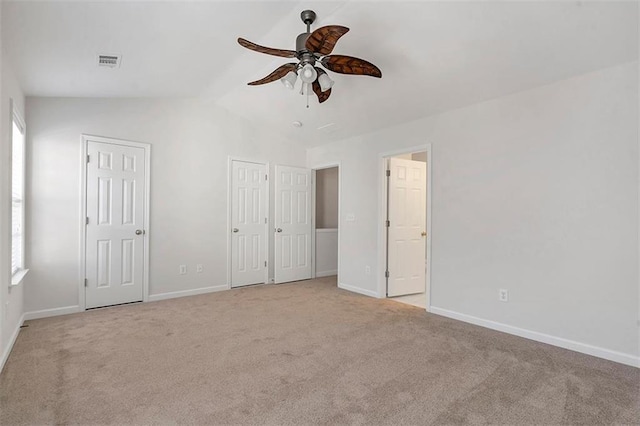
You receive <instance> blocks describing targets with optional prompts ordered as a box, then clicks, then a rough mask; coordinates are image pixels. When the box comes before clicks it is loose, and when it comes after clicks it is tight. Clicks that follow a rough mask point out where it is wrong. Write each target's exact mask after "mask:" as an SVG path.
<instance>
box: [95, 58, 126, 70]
mask: <svg viewBox="0 0 640 426" xmlns="http://www.w3.org/2000/svg"><path fill="white" fill-rule="evenodd" d="M121 59H122V55H98V66H99V67H109V68H118V67H119V66H120V60H121Z"/></svg>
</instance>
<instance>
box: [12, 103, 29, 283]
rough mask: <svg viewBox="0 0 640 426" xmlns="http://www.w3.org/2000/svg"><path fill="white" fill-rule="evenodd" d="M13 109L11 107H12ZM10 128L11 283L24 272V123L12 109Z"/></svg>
mask: <svg viewBox="0 0 640 426" xmlns="http://www.w3.org/2000/svg"><path fill="white" fill-rule="evenodd" d="M12 109H13V108H12ZM12 116H13V125H12V128H11V276H12V279H11V284H13V285H16V284H19V283H20V281H21V279H22V277H23V276H24V274H25V273H26V268H25V262H24V186H25V185H24V180H25V178H24V177H25V155H24V152H25V125H24V121H22V119H21V118H20V117H19V116H18V115H17V113H16V111H15V110H14V111H13V114H12Z"/></svg>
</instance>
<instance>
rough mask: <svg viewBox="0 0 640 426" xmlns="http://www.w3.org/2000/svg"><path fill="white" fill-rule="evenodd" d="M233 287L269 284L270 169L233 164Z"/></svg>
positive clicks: (262, 166) (255, 164)
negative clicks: (268, 178)
mask: <svg viewBox="0 0 640 426" xmlns="http://www.w3.org/2000/svg"><path fill="white" fill-rule="evenodd" d="M231 173H232V177H231V191H232V193H231V230H230V232H231V287H240V286H244V285H250V284H259V283H264V282H265V281H266V271H267V264H266V260H267V244H268V242H267V240H268V234H267V228H268V224H267V209H268V204H267V200H268V199H267V193H268V185H267V166H266V164H258V163H249V162H244V161H236V160H234V161H232V164H231Z"/></svg>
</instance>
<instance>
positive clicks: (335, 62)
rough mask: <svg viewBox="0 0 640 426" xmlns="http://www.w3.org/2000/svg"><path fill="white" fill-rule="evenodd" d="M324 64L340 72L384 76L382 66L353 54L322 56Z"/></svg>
mask: <svg viewBox="0 0 640 426" xmlns="http://www.w3.org/2000/svg"><path fill="white" fill-rule="evenodd" d="M321 62H322V65H324V66H325V68H326V69H328V70H331V71H333V72H337V73H340V74H353V75H369V76H371V77H377V78H382V71H380V68H378V67H376V66H375V65H373V64H372V63H371V62H368V61H365V60H364V59H358V58H354V57H352V56H343V55H329V56H325V57H324V58H322V61H321Z"/></svg>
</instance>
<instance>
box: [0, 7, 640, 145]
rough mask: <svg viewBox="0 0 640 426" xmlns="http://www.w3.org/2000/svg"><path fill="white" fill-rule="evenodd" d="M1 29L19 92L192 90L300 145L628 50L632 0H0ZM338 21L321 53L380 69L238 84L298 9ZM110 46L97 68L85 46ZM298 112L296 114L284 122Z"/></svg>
mask: <svg viewBox="0 0 640 426" xmlns="http://www.w3.org/2000/svg"><path fill="white" fill-rule="evenodd" d="M2 8H3V9H2V43H3V49H4V51H5V53H6V54H7V55H8V57H9V58H10V60H11V63H12V64H13V68H14V70H15V72H16V74H17V75H18V78H19V80H20V82H21V85H22V87H23V89H24V91H25V93H26V94H27V95H29V96H63V97H162V98H166V97H201V98H203V99H205V100H206V101H210V102H215V103H217V104H218V105H220V106H222V107H224V108H226V109H228V110H230V111H232V112H234V113H236V114H238V115H241V116H243V117H246V118H248V119H249V120H251V121H253V122H255V123H257V124H260V125H264V126H269V127H272V128H274V129H275V130H277V131H279V132H280V133H282V134H283V135H284V136H288V137H290V138H292V139H294V140H299V141H301V143H305V144H306V145H307V146H314V145H319V144H322V143H325V142H328V141H333V140H338V139H342V138H346V137H350V136H355V135H358V134H363V133H367V132H371V131H374V130H377V129H380V128H384V127H388V126H392V125H396V124H400V123H402V122H406V121H410V120H414V119H416V118H419V117H423V116H426V115H432V114H436V113H438V112H442V111H446V110H451V109H455V108H459V107H463V106H466V105H470V104H474V103H477V102H481V101H483V100H488V99H492V98H496V97H500V96H504V95H506V94H509V93H514V92H517V91H521V90H526V89H530V88H533V87H536V86H540V85H544V84H549V83H551V82H554V81H557V80H560V79H564V78H568V77H571V76H573V75H578V74H582V73H586V72H589V71H593V70H597V69H602V68H606V67H610V66H613V65H616V64H620V63H624V62H630V61H636V60H637V59H638V4H637V3H636V2H619V3H618V2H611V1H604V2H591V1H588V2H579V1H557V2H542V1H538V2H504V1H500V2H497V1H470V2H460V1H455V2H452V1H441V2H435V1H433V2H426V1H425V2H416V1H413V2H400V1H371V2H366V1H340V2H329V1H315V2H314V1H310V2H293V1H280V2H277V1H260V2H229V1H200V2H185V1H175V2H171V1H136V2H133V1H129V2H125V1H102V2H99V1H98V2H96V1H72V2H67V1H49V2H33V1H7V0H4V2H3V3H2ZM308 8H311V9H313V10H315V11H316V13H317V14H318V20H317V21H316V23H315V24H314V25H313V27H312V30H313V29H314V28H317V27H319V26H322V25H328V24H337V25H345V26H347V27H349V28H350V29H351V31H350V32H349V33H347V34H346V35H345V36H343V37H342V38H341V39H340V41H339V42H338V44H337V46H336V48H335V50H334V53H337V54H346V55H352V56H357V57H360V58H363V59H367V60H369V61H371V62H373V63H374V64H376V65H377V66H378V67H380V68H381V70H382V73H383V78H382V79H381V80H380V79H375V78H370V77H362V76H344V75H339V74H333V73H332V74H331V77H332V78H333V79H334V80H335V86H334V88H333V92H332V95H331V98H330V99H329V100H328V101H327V102H325V103H324V104H322V105H319V104H318V102H317V100H316V99H315V97H314V98H311V99H310V100H309V101H310V102H309V103H310V107H309V108H306V99H305V97H304V96H300V95H299V94H298V91H297V90H296V91H289V90H287V89H285V88H284V86H283V85H282V84H280V83H279V82H274V83H270V84H267V85H264V86H257V87H250V86H247V85H246V83H247V82H249V81H252V80H257V79H259V78H262V77H264V76H265V75H267V74H269V73H270V72H271V71H272V70H273V69H275V68H276V67H278V66H279V65H281V64H284V63H286V62H289V60H287V59H285V58H278V57H273V56H267V55H263V54H259V53H256V52H251V51H248V50H246V49H243V48H242V47H240V46H239V45H238V44H237V43H236V39H237V37H239V36H242V37H244V38H247V39H249V40H251V41H253V42H256V43H259V44H263V45H266V46H270V47H276V48H282V49H295V37H296V36H297V35H298V34H299V33H301V32H304V30H305V27H304V24H303V23H302V22H301V20H300V17H299V15H300V12H301V11H302V10H303V9H308ZM112 53H116V54H121V55H122V65H121V66H120V67H119V68H115V69H110V68H99V67H98V66H97V64H96V56H97V55H98V54H112ZM293 121H300V122H302V123H303V126H302V127H300V128H296V127H293V126H292V122H293Z"/></svg>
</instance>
